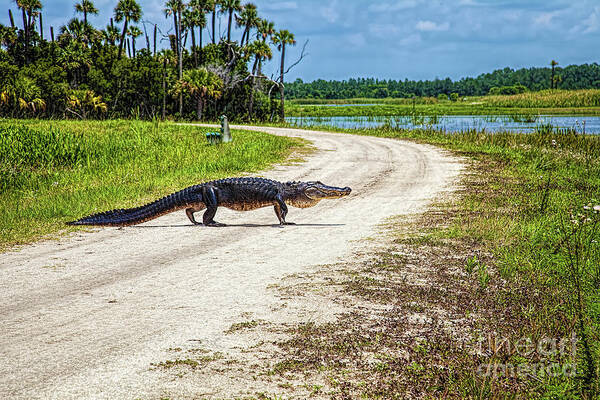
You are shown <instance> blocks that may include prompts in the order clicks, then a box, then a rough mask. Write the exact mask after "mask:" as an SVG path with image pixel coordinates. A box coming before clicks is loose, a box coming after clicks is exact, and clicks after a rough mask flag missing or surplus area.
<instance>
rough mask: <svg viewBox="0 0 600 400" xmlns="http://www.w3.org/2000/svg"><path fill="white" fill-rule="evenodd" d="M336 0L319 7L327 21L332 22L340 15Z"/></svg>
mask: <svg viewBox="0 0 600 400" xmlns="http://www.w3.org/2000/svg"><path fill="white" fill-rule="evenodd" d="M338 10H339V7H338V2H337V1H334V2H333V3H331V4H330V5H329V6H328V7H321V16H322V17H323V18H325V20H326V21H327V22H329V23H332V24H333V23H334V22H336V21H337V20H338V18H339V17H340V14H339V12H338Z"/></svg>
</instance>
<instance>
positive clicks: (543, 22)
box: [533, 11, 558, 26]
mask: <svg viewBox="0 0 600 400" xmlns="http://www.w3.org/2000/svg"><path fill="white" fill-rule="evenodd" d="M557 15H558V12H556V11H552V12H545V13H541V14H539V15H538V16H537V17H535V18H533V23H534V24H536V25H539V26H551V25H552V19H554V17H556V16H557Z"/></svg>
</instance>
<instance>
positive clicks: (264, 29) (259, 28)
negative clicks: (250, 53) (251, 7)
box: [256, 19, 275, 42]
mask: <svg viewBox="0 0 600 400" xmlns="http://www.w3.org/2000/svg"><path fill="white" fill-rule="evenodd" d="M274 33H275V24H274V23H273V22H271V21H267V20H266V19H259V20H258V22H257V24H256V38H257V39H260V38H262V40H263V42H265V41H266V40H267V38H268V37H270V36H272V35H273V34H274Z"/></svg>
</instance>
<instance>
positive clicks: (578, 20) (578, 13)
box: [0, 0, 600, 82]
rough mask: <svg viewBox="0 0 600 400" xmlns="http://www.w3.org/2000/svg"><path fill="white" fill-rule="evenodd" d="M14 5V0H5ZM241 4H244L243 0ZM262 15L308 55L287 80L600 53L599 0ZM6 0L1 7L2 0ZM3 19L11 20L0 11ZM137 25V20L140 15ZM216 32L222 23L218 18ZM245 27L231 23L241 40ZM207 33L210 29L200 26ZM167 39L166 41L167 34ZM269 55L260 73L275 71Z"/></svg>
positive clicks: (293, 9)
mask: <svg viewBox="0 0 600 400" xmlns="http://www.w3.org/2000/svg"><path fill="white" fill-rule="evenodd" d="M1 1H2V3H4V4H6V5H7V6H9V7H10V8H12V10H13V13H14V14H15V19H16V22H17V24H18V25H20V23H19V21H20V14H17V13H16V11H17V8H16V5H15V3H14V1H12V0H1ZM41 1H42V4H43V10H42V11H43V14H44V25H45V27H44V29H45V30H46V35H47V36H49V33H47V32H48V31H49V26H50V25H53V26H54V29H55V32H57V31H58V28H59V27H60V26H61V25H63V24H65V23H66V21H68V19H70V18H72V17H74V16H75V12H74V7H73V5H74V3H75V0H69V1H67V0H41ZM138 2H139V3H140V5H141V6H142V11H143V17H142V18H143V21H145V22H146V24H147V25H146V26H147V29H148V32H149V33H150V31H151V28H150V26H152V24H154V23H157V24H158V25H159V28H160V30H161V32H163V33H165V34H166V33H168V32H169V30H170V29H171V33H173V31H172V24H171V21H172V19H171V18H169V19H165V17H164V14H163V11H162V10H163V8H164V1H160V0H138ZM116 3H117V0H94V4H95V5H96V7H97V8H98V9H99V10H100V13H99V15H97V16H92V17H90V18H89V20H90V22H91V23H92V24H94V26H96V27H104V26H106V24H107V23H108V21H109V18H110V16H111V15H112V14H113V9H114V7H115V5H116ZM242 3H245V1H244V0H242ZM253 3H255V4H256V5H257V6H258V11H259V14H260V15H261V17H263V18H267V19H268V20H271V21H273V22H274V23H275V28H276V29H287V30H289V31H291V32H292V33H294V35H295V37H296V41H297V44H296V46H294V47H291V48H290V49H289V50H288V51H287V56H286V63H287V64H288V65H290V64H292V63H293V62H295V61H296V60H298V58H299V56H300V53H301V50H302V47H303V44H304V43H305V42H306V41H308V43H307V45H306V51H305V53H306V54H305V57H304V58H303V59H302V61H301V62H300V63H299V64H298V65H297V66H295V67H294V68H292V70H291V71H290V72H289V74H288V75H287V76H286V81H292V80H295V79H296V78H301V79H302V80H304V81H305V82H309V81H313V80H315V79H326V80H330V79H334V80H344V79H349V78H357V77H373V78H379V79H395V80H404V79H409V80H413V79H414V80H425V79H435V78H441V79H444V78H446V77H450V78H452V79H459V78H461V77H465V76H477V75H479V74H481V73H485V72H491V71H493V70H495V69H499V68H504V67H511V68H515V69H516V68H522V67H533V66H547V65H549V63H550V61H551V60H552V59H554V60H556V61H558V62H559V65H561V66H567V65H570V64H583V63H591V62H598V61H599V60H600V0H567V1H565V0H380V1H366V0H295V1H293V0H289V1H288V0H286V1H275V0H253ZM0 8H6V7H0ZM0 23H3V24H8V13H7V12H6V11H3V12H2V15H1V16H0ZM140 25H142V24H140ZM220 27H221V32H224V31H225V30H226V28H227V21H226V16H223V17H222V20H221V23H220ZM241 34H242V32H241V30H238V29H236V30H234V31H233V33H232V36H233V38H236V39H238V40H239V38H240V37H241ZM204 38H205V41H206V40H207V35H206V34H205V35H204ZM163 45H164V46H166V45H167V41H166V40H165V41H164V42H163ZM273 53H274V61H272V62H270V63H269V65H268V66H267V67H266V68H265V70H264V72H265V73H266V74H268V75H271V74H275V73H276V71H277V68H278V66H279V63H278V62H277V61H275V60H278V59H279V53H278V51H277V50H276V49H275V48H273Z"/></svg>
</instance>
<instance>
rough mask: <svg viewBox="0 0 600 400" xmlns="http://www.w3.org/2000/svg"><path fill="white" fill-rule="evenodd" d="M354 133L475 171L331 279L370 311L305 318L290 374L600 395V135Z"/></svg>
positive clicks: (337, 381) (483, 392) (410, 387)
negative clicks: (445, 154)
mask: <svg viewBox="0 0 600 400" xmlns="http://www.w3.org/2000/svg"><path fill="white" fill-rule="evenodd" d="M328 130H331V129H328ZM338 130H339V129H338ZM347 132H349V133H354V134H361V135H373V136H379V137H388V138H402V139H410V140H415V141H419V142H423V143H431V144H435V145H438V146H442V147H444V148H446V149H448V150H450V151H452V152H454V153H455V154H457V155H459V156H462V157H465V158H466V160H467V161H468V163H469V168H468V170H467V171H466V172H465V174H464V177H463V180H462V182H461V188H460V190H459V191H458V194H457V195H456V197H455V198H454V199H452V200H443V201H442V202H441V203H440V204H436V205H435V206H434V207H433V208H432V210H431V211H429V212H427V213H425V214H424V215H423V216H422V217H419V220H418V221H416V222H413V223H408V224H406V223H404V222H400V223H398V222H394V223H391V224H389V225H388V226H387V229H388V230H389V231H390V233H391V234H392V239H393V243H392V244H391V245H390V247H389V248H388V249H387V250H386V251H385V252H382V253H380V254H379V253H378V254H374V255H373V256H372V258H371V260H370V261H368V262H365V263H363V264H361V265H359V266H358V267H350V268H348V267H344V268H345V269H346V270H347V271H346V272H342V274H345V276H344V275H342V277H341V278H340V276H337V277H336V276H332V277H331V278H330V279H328V278H326V277H325V278H324V277H322V276H320V279H319V280H320V281H324V280H325V281H328V282H330V283H329V285H337V286H338V287H340V288H342V293H343V294H340V296H343V295H346V296H347V295H349V296H352V297H351V300H350V301H348V303H349V304H361V307H354V308H353V307H352V306H351V307H350V311H349V312H348V313H347V314H344V315H342V316H341V317H340V318H339V319H338V320H337V321H336V322H333V323H327V324H313V323H308V324H303V325H300V326H298V327H296V328H292V329H291V330H290V332H291V333H292V339H290V340H286V341H284V342H282V343H280V347H281V348H282V349H283V350H284V352H285V355H286V357H287V358H286V359H285V360H284V361H282V362H281V363H280V364H278V365H282V366H285V367H281V368H280V369H283V372H282V373H285V374H289V373H302V374H307V373H315V374H317V375H319V376H322V374H325V376H326V380H327V382H329V384H330V386H332V387H333V392H332V397H335V398H343V397H344V396H346V397H349V398H351V397H360V396H362V397H365V398H403V397H406V396H409V397H412V396H417V397H423V396H424V397H426V398H427V397H434V398H439V397H454V398H465V397H468V398H588V399H592V398H598V396H599V395H600V386H599V382H600V379H599V374H600V291H599V289H598V288H600V245H599V241H600V163H599V162H598V160H599V158H600V138H599V137H596V136H590V135H582V134H577V132H569V133H562V134H560V133H556V132H552V131H538V132H536V133H533V134H514V133H495V134H489V133H486V132H482V131H475V130H470V131H463V132H460V133H456V134H445V133H443V132H440V131H435V130H401V129H373V130H361V131H347ZM340 268H341V269H342V270H343V269H344V268H342V267H340ZM328 270H331V268H328ZM323 273H325V274H327V273H328V272H327V271H323ZM407 276H411V277H412V278H411V279H407ZM420 282H425V283H420ZM366 304H372V306H371V307H367V306H366ZM423 321H424V322H423ZM528 343H529V346H530V347H525V348H524V347H522V346H523V345H524V344H525V345H527V344H528ZM518 346H521V347H520V348H519V347H518ZM531 346H533V350H531ZM561 346H562V347H561ZM524 349H525V350H524ZM574 370H576V373H573V371H574Z"/></svg>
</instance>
